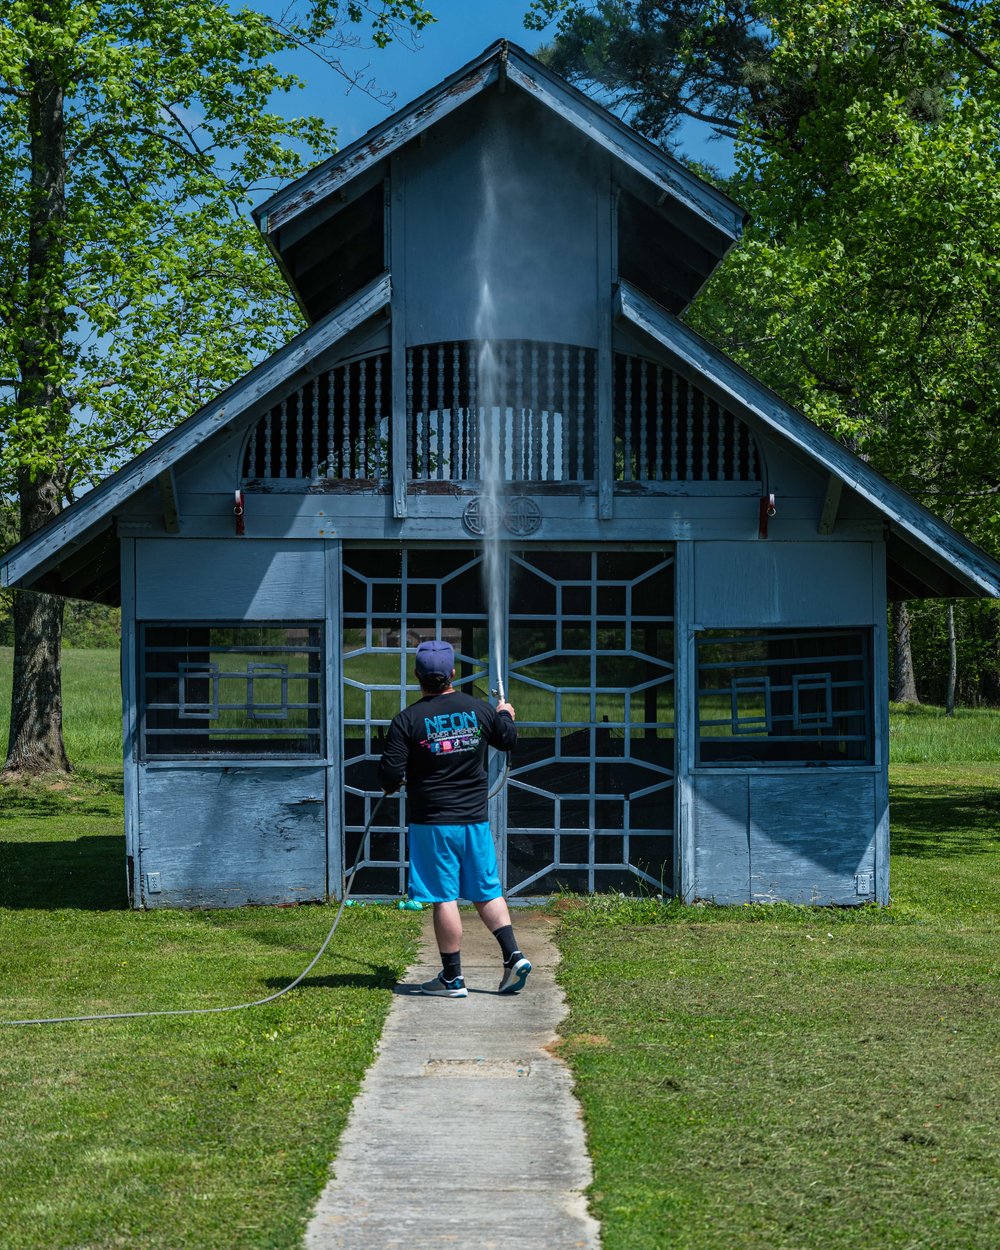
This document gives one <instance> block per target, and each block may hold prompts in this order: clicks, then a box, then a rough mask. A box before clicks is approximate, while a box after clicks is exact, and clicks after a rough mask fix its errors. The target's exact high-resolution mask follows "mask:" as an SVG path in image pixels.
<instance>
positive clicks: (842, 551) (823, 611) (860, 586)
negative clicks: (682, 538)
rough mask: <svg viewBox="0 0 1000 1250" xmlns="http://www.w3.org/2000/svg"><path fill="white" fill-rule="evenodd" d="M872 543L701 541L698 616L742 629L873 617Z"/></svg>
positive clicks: (713, 623)
mask: <svg viewBox="0 0 1000 1250" xmlns="http://www.w3.org/2000/svg"><path fill="white" fill-rule="evenodd" d="M881 545H882V544H881V543H879V544H878V546H880V547H881ZM873 547H874V544H872V543H870V542H863V541H862V542H834V541H830V542H825V543H817V542H815V541H814V542H788V541H783V542H776V541H773V540H770V539H769V540H768V541H767V542H763V541H761V542H750V543H747V542H701V543H698V544H697V564H696V575H695V608H694V616H695V620H696V622H697V623H698V624H700V625H702V626H705V627H707V628H713V627H715V626H721V627H724V628H725V627H730V626H734V627H739V628H743V629H747V628H751V627H757V626H762V625H782V626H795V625H802V626H809V625H831V626H833V625H870V624H873V623H874V622H875V620H876V619H877V617H876V611H875V604H874V602H873V599H872V577H871V570H872V560H873Z"/></svg>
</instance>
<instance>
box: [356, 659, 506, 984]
mask: <svg viewBox="0 0 1000 1250" xmlns="http://www.w3.org/2000/svg"><path fill="white" fill-rule="evenodd" d="M415 668H416V674H417V681H418V682H419V683H420V690H421V694H422V698H420V699H419V700H418V701H417V702H416V703H413V704H411V705H410V706H409V707H408V708H405V709H404V710H403V711H402V712H400V713H399V714H398V715H397V716H395V717H394V718H393V721H392V724H391V725H390V726H389V733H388V735H387V736H386V742H385V750H384V751H383V752H382V758H381V760H380V761H379V766H378V779H379V784H380V785H381V786H382V788H383V790H384V791H385V792H386V794H393V793H394V792H395V791H396V790H398V789H399V787H400V785H401V784H403V782H404V779H405V783H406V793H407V806H408V808H409V812H408V815H409V828H410V897H411V898H414V899H418V900H419V901H421V902H429V903H433V904H434V936H435V937H436V938H437V944H438V950H439V951H440V953H441V964H442V967H441V971H440V972H439V973H438V975H437V976H436V977H435V978H434V980H433V981H427V982H425V983H424V984H423V985H422V986H421V987H420V988H421V991H422V992H423V993H424V994H433V995H435V996H437V997H439V998H465V997H467V995H468V990H467V989H466V987H465V979H464V978H463V976H462V953H461V952H462V917H461V913H460V912H459V910H458V900H459V899H460V898H467V899H469V900H471V901H472V902H473V903H474V904H475V906H476V910H477V911H478V912H479V916H480V918H481V919H482V921H483V924H485V925H486V927H487V928H488V929H489V930H490V932H491V933H492V934H493V936H494V937H495V938H496V940H497V941H498V942H499V943H500V950H501V952H502V955H503V974H502V976H501V978H500V988H499V993H501V994H516V993H517V992H518V990H520V989H521V988H522V986H523V985H524V983H525V981H526V979H527V976H528V973H529V972H530V971H531V964H530V963H529V962H528V960H527V959H525V957H524V955H523V954H522V953H521V951H520V950H519V949H518V946H517V943H516V941H515V940H514V929H513V926H512V925H511V923H510V912H509V911H508V910H507V904H506V903H505V902H504V899H503V891H502V890H501V888H500V877H499V875H498V873H497V860H496V854H495V852H494V850H493V838H492V835H491V834H490V826H489V821H488V819H487V803H486V799H487V777H486V749H487V747H488V746H493V747H498V748H499V749H500V750H501V751H509V750H511V749H512V747H513V746H514V743H515V741H516V740H517V730H516V729H515V728H514V709H513V707H511V705H510V704H509V703H505V702H500V703H498V704H497V706H496V708H493V707H492V706H491V705H490V704H489V703H486V702H485V701H484V700H483V699H474V698H472V697H471V696H470V695H467V694H464V693H462V692H461V691H458V690H456V689H455V688H454V686H453V685H452V681H453V680H454V677H455V652H454V650H453V649H452V646H451V644H450V643H448V642H444V641H442V640H441V639H438V638H435V639H434V640H433V641H429V642H422V643H421V644H420V646H419V647H417V658H416V664H415Z"/></svg>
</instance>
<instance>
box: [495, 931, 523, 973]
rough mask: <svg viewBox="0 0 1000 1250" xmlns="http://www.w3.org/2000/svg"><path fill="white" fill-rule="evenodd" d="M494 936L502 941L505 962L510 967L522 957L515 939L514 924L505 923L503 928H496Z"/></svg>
mask: <svg viewBox="0 0 1000 1250" xmlns="http://www.w3.org/2000/svg"><path fill="white" fill-rule="evenodd" d="M493 936H494V937H495V938H496V940H497V941H498V942H499V943H500V949H501V950H502V951H503V961H504V964H505V966H506V967H508V968H509V967H510V965H511V964H512V963H514V962H515V961H516V960H518V959H520V958H521V951H520V949H519V947H518V945H517V942H515V940H514V926H513V925H512V924H505V925H503V926H502V928H499V929H494V930H493Z"/></svg>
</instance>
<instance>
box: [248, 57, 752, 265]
mask: <svg viewBox="0 0 1000 1250" xmlns="http://www.w3.org/2000/svg"><path fill="white" fill-rule="evenodd" d="M501 64H503V66H504V69H503V72H504V73H505V74H506V75H507V77H508V79H509V80H510V81H511V82H513V83H516V84H517V86H518V87H520V88H521V90H523V91H526V92H527V93H528V94H529V95H531V96H533V97H534V98H535V99H537V100H539V101H541V102H542V103H543V104H544V105H546V107H548V108H549V109H551V110H552V111H553V112H554V113H556V114H558V115H559V116H560V117H562V118H563V119H564V120H565V121H568V122H569V123H570V124H571V125H572V126H574V127H575V128H576V129H577V130H579V131H580V132H581V133H582V134H584V135H585V136H586V137H587V138H589V139H590V140H591V141H593V142H595V143H597V144H598V145H599V146H601V147H602V148H604V149H606V150H607V151H608V152H610V153H611V154H612V155H613V156H615V157H616V158H617V159H618V160H620V161H622V162H623V163H624V164H626V165H628V166H629V167H630V168H631V169H633V170H635V171H636V172H637V173H638V174H639V175H640V176H642V177H643V178H645V179H647V180H648V181H650V182H651V183H652V184H653V185H654V186H655V187H656V188H657V190H658V191H660V192H662V193H664V194H666V195H669V196H671V197H672V198H674V199H676V200H678V201H680V203H682V204H683V205H684V206H685V207H686V208H688V209H689V210H690V211H692V212H693V213H695V214H697V215H698V216H699V217H701V218H702V219H703V220H704V221H706V222H707V223H708V224H709V225H711V226H712V227H713V228H714V229H716V230H718V231H720V232H721V233H722V234H723V235H725V236H726V237H727V238H728V239H729V240H730V243H729V246H730V247H731V246H732V245H733V243H735V242H736V241H737V240H738V239H739V238H740V237H741V235H742V232H743V225H744V223H745V222H746V220H747V216H748V214H747V213H746V211H745V210H744V209H742V208H740V206H739V205H738V204H736V203H735V202H734V201H733V200H731V199H729V197H728V196H726V195H723V194H722V192H721V191H717V190H715V188H714V187H711V186H709V185H708V184H707V183H705V182H703V181H702V180H701V179H700V178H698V177H697V176H696V175H695V174H693V173H691V172H690V171H689V170H687V169H686V168H685V167H684V166H683V165H682V164H681V163H680V161H677V160H674V158H673V157H671V156H669V155H668V154H667V153H666V152H663V151H661V150H660V149H659V148H658V147H656V145H655V144H653V143H650V142H649V141H648V140H647V139H644V138H643V137H642V136H641V135H639V134H637V133H636V132H635V131H634V130H632V129H631V128H630V127H628V126H626V125H625V123H624V122H622V121H620V120H619V119H618V118H617V117H615V116H614V114H612V113H610V112H608V110H607V109H606V108H604V107H603V105H600V104H598V103H596V102H595V101H594V100H592V99H590V98H589V97H588V96H586V95H584V94H583V92H582V91H578V90H577V89H576V88H575V87H573V86H571V85H570V84H569V83H567V82H564V81H563V79H561V78H559V77H558V75H556V74H553V73H552V72H551V71H550V70H547V69H546V68H545V67H544V66H543V65H542V64H541V62H539V61H537V60H536V59H535V58H534V57H533V56H531V55H530V53H528V52H525V51H524V49H523V48H519V47H517V46H516V45H515V44H511V43H508V42H506V41H504V40H501V41H500V42H498V43H494V44H491V45H490V47H488V48H487V49H486V50H485V51H484V52H483V53H482V54H481V55H480V56H478V57H477V58H476V59H475V60H473V61H470V62H469V63H468V64H467V65H464V66H463V67H462V68H461V69H459V70H457V71H456V72H455V73H454V74H452V75H451V76H450V77H449V78H446V79H445V80H444V82H442V83H441V84H440V85H439V86H437V87H434V88H432V89H431V90H430V91H427V92H425V93H424V94H423V95H422V96H420V97H419V98H418V99H417V100H415V101H414V102H413V103H412V104H409V105H407V106H406V107H405V108H403V109H401V110H400V111H399V112H397V113H394V114H393V115H392V117H389V118H387V119H386V120H385V121H384V122H382V123H381V125H379V126H376V127H374V128H373V129H372V130H370V131H368V133H367V134H365V135H362V136H361V138H360V139H357V140H355V142H354V143H352V144H351V145H350V146H349V147H347V148H345V149H344V150H343V152H338V153H337V154H336V155H335V156H331V157H330V158H329V159H328V160H326V161H324V162H323V164H322V165H318V166H317V167H316V168H315V169H313V170H311V171H310V172H309V173H307V174H304V175H303V176H302V177H301V178H298V179H297V180H296V181H295V182H293V183H292V184H291V185H290V186H288V187H286V188H284V190H282V191H279V192H278V193H277V194H276V195H273V196H272V197H271V198H270V199H269V200H267V201H266V202H265V203H264V204H262V205H260V206H259V207H258V208H257V209H255V211H254V219H255V220H256V222H257V225H258V226H259V227H260V229H261V230H262V231H264V233H265V234H271V233H273V232H274V231H275V230H278V229H280V228H281V227H282V226H286V225H288V223H289V222H290V221H292V220H294V219H295V218H296V217H298V216H300V215H301V214H302V213H304V212H306V211H307V210H308V209H310V208H312V207H314V206H315V204H316V203H317V201H319V200H322V199H324V198H325V197H327V196H329V195H331V194H333V193H334V192H336V191H337V190H339V188H340V187H342V186H344V185H345V184H346V183H348V182H351V181H353V179H355V178H356V177H358V175H359V174H361V173H363V172H364V171H365V170H366V169H369V168H370V167H371V166H372V165H374V164H376V163H377V162H379V161H382V160H384V159H385V158H386V157H387V156H389V155H390V154H391V153H392V152H394V151H396V150H398V149H399V148H400V147H401V146H402V145H403V144H404V143H407V142H408V141H409V140H411V139H414V138H416V137H417V136H418V135H419V134H421V133H422V132H423V131H425V130H427V129H428V128H429V127H430V126H433V125H434V124H435V123H437V122H439V121H440V120H441V119H442V118H443V117H446V116H447V115H448V114H449V113H451V112H453V111H454V110H455V109H457V108H460V107H461V106H462V105H463V104H464V103H465V102H466V101H467V100H470V99H472V98H473V97H474V96H476V95H478V94H479V93H480V92H481V91H483V90H485V89H486V88H487V87H489V86H491V85H492V84H493V83H494V82H496V81H497V79H498V78H499V76H500V73H501ZM726 250H728V248H727V249H726Z"/></svg>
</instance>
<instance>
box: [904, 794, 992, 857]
mask: <svg viewBox="0 0 1000 1250" xmlns="http://www.w3.org/2000/svg"><path fill="white" fill-rule="evenodd" d="M890 819H891V822H892V853H893V855H911V856H919V857H920V858H924V859H950V858H953V857H954V856H956V855H982V854H988V853H989V852H991V851H996V850H997V849H998V848H1000V788H998V789H996V790H969V789H963V790H952V789H950V788H948V787H947V786H907V785H894V786H893V788H892V798H891V803H890Z"/></svg>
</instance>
